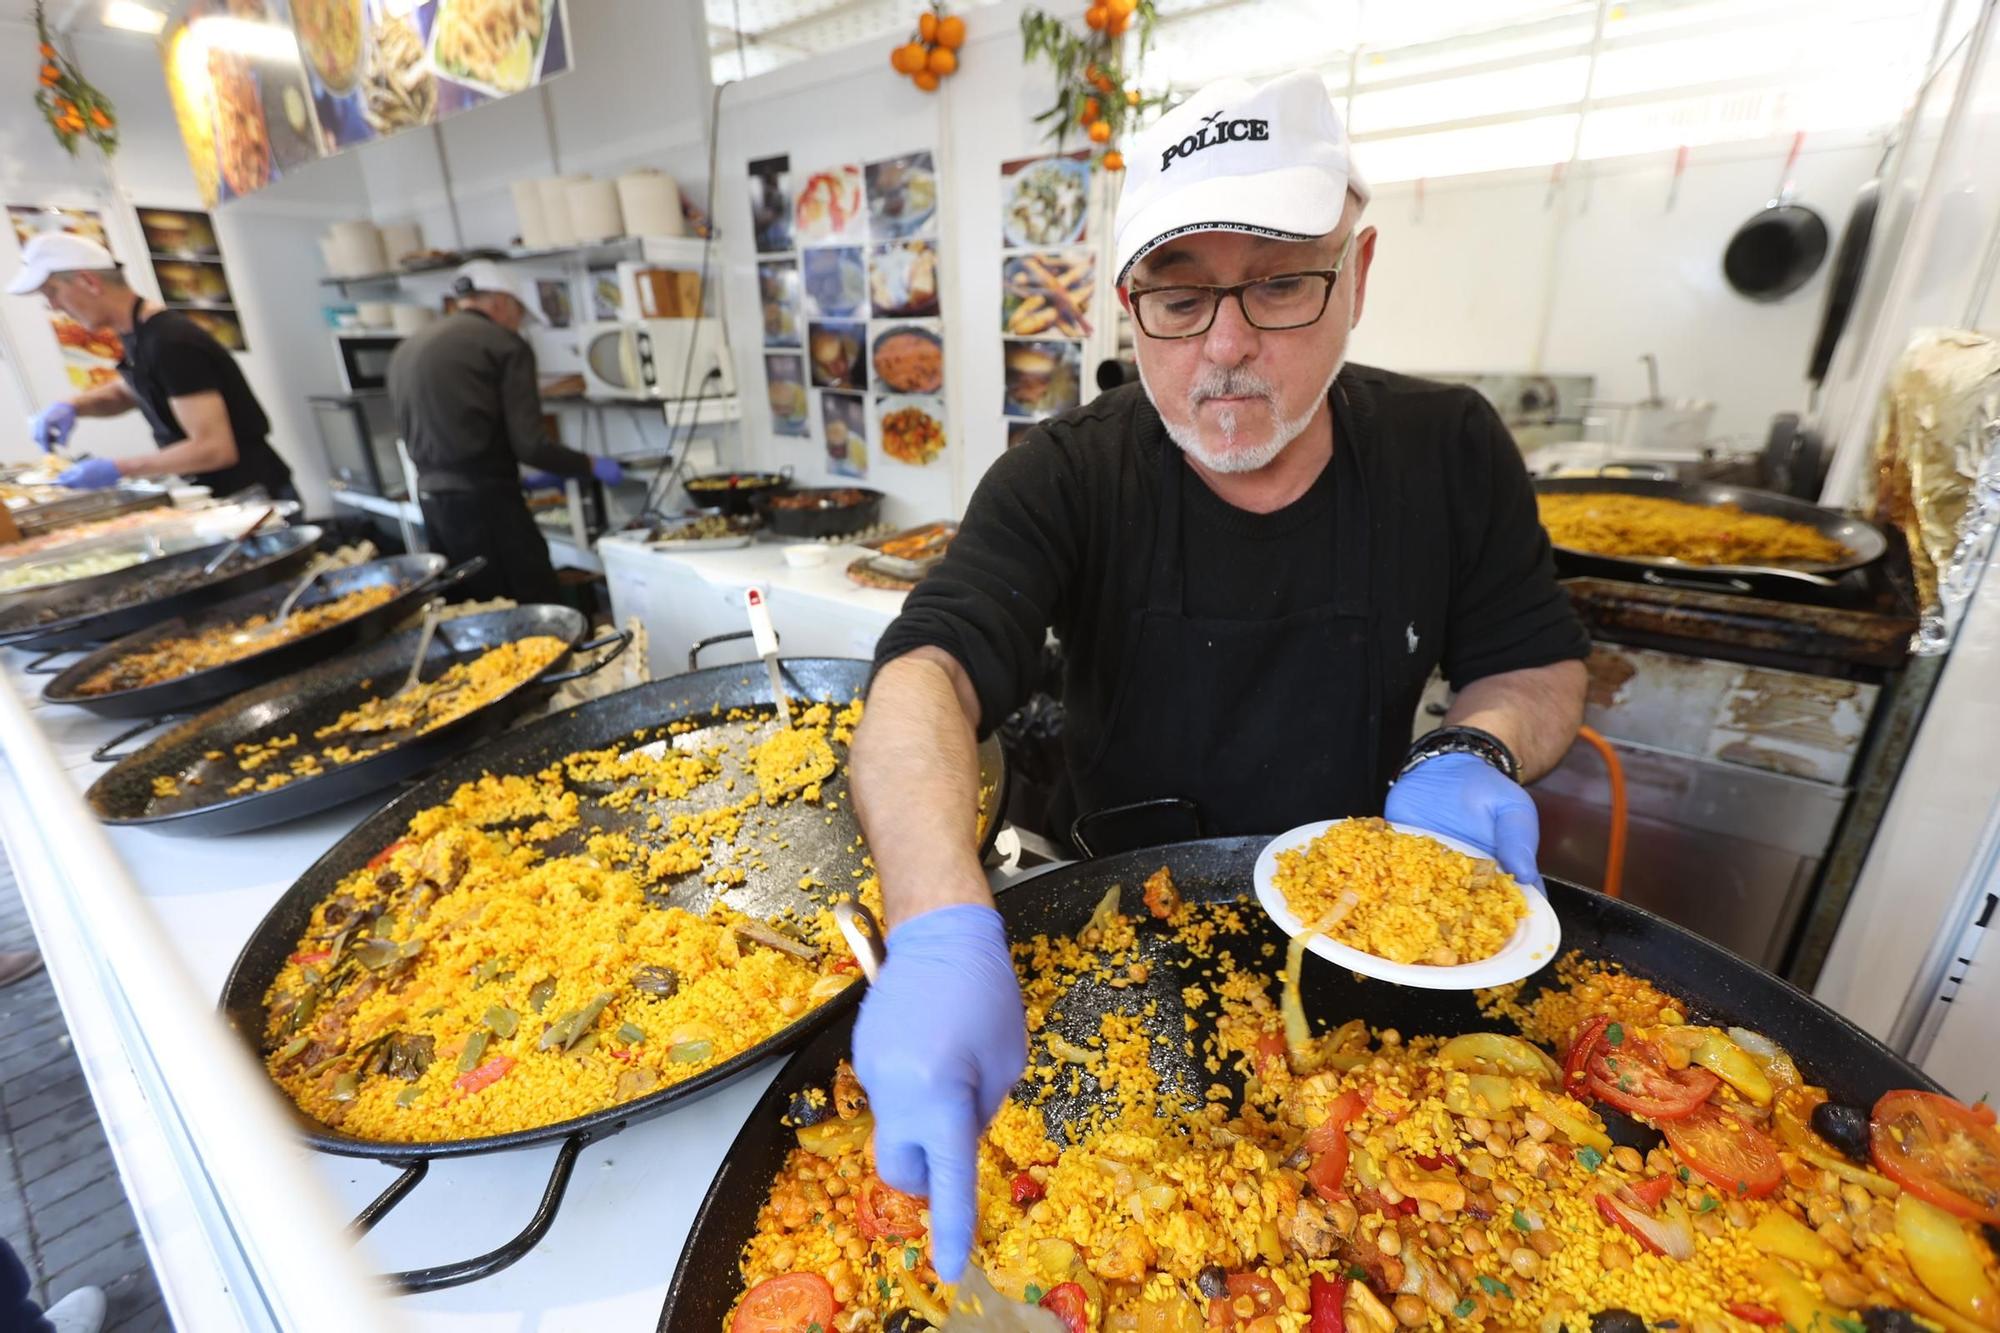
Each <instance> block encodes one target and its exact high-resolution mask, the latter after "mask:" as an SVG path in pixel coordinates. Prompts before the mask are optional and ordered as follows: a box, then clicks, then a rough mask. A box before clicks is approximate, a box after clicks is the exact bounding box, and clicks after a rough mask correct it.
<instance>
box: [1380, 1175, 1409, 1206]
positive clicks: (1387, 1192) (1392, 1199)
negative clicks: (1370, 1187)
mask: <svg viewBox="0 0 2000 1333" xmlns="http://www.w3.org/2000/svg"><path fill="white" fill-rule="evenodd" d="M1375 1192H1376V1193H1377V1194H1379V1195H1381V1196H1382V1201H1383V1202H1384V1203H1391V1204H1396V1203H1401V1202H1402V1201H1403V1191H1401V1190H1399V1189H1397V1188H1396V1187H1395V1186H1394V1185H1391V1184H1390V1183H1389V1182H1388V1181H1386V1180H1385V1181H1383V1182H1382V1183H1381V1184H1380V1185H1377V1186H1376V1187H1375Z"/></svg>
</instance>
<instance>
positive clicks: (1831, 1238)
mask: <svg viewBox="0 0 2000 1333" xmlns="http://www.w3.org/2000/svg"><path fill="white" fill-rule="evenodd" d="M1819 1238H1820V1239H1821V1240H1823V1241H1825V1242H1826V1243H1827V1244H1829V1245H1831V1246H1833V1248H1834V1249H1836V1250H1838V1251H1840V1252H1841V1253H1842V1254H1853V1253H1854V1237H1853V1236H1851V1235H1849V1234H1848V1230H1847V1228H1846V1227H1845V1226H1843V1225H1841V1224H1840V1223H1839V1222H1828V1223H1827V1224H1826V1225H1825V1226H1823V1227H1821V1228H1820V1229H1819Z"/></svg>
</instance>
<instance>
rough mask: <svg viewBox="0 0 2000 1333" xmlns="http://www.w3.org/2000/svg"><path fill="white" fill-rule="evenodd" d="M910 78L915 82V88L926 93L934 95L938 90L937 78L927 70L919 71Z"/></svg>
mask: <svg viewBox="0 0 2000 1333" xmlns="http://www.w3.org/2000/svg"><path fill="white" fill-rule="evenodd" d="M910 77H911V78H912V79H913V80H915V81H916V85H917V87H919V88H921V89H923V90H924V91H925V92H927V93H934V92H936V91H937V89H938V76H937V75H935V74H933V73H931V72H930V71H929V70H927V69H920V70H918V71H917V72H916V73H915V74H912V75H911V76H910Z"/></svg>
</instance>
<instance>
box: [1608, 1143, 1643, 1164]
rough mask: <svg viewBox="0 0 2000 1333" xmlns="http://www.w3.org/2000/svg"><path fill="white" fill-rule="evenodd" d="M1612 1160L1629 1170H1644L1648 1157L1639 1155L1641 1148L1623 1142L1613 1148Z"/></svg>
mask: <svg viewBox="0 0 2000 1333" xmlns="http://www.w3.org/2000/svg"><path fill="white" fill-rule="evenodd" d="M1611 1160H1612V1161H1614V1162H1616V1163H1617V1164H1618V1165H1619V1166H1620V1167H1622V1168H1623V1169H1625V1170H1627V1171H1643V1170H1644V1169H1645V1167H1646V1159H1645V1158H1644V1157H1641V1156H1640V1155H1639V1150H1638V1149H1637V1148H1628V1147H1626V1146H1625V1145H1624V1144H1622V1143H1621V1144H1619V1145H1618V1146H1617V1147H1616V1148H1613V1149H1612V1150H1611Z"/></svg>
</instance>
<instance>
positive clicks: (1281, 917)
mask: <svg viewBox="0 0 2000 1333" xmlns="http://www.w3.org/2000/svg"><path fill="white" fill-rule="evenodd" d="M1342 822H1344V821H1342V820H1338V819H1322V820H1320V821H1319V822H1318V823H1316V824H1302V825H1300V826H1299V827H1298V828H1295V829H1293V830H1292V831H1291V832H1289V833H1281V834H1279V835H1278V836H1277V837H1275V838H1273V839H1271V841H1270V842H1269V843H1268V844H1266V845H1265V847H1264V850H1263V851H1261V852H1259V853H1258V854H1257V868H1256V870H1255V872H1254V876H1253V877H1254V881H1255V883H1256V885H1257V901H1258V902H1260V903H1262V904H1263V905H1264V910H1265V911H1266V912H1269V913H1270V914H1271V919H1272V920H1273V921H1275V922H1277V923H1278V926H1279V928H1280V929H1282V930H1283V931H1284V932H1285V933H1286V934H1287V935H1297V934H1298V933H1299V932H1300V931H1302V930H1304V929H1305V927H1306V923H1305V922H1302V921H1300V920H1299V918H1298V916H1297V915H1296V914H1294V913H1293V911H1292V909H1291V908H1290V907H1289V906H1287V905H1286V903H1285V895H1284V893H1283V891H1282V890H1280V889H1279V888H1278V883H1277V876H1278V853H1279V852H1288V851H1295V850H1301V849H1303V848H1304V847H1305V846H1306V845H1307V844H1308V843H1310V842H1311V841H1312V840H1313V839H1314V838H1317V837H1318V836H1319V835H1320V834H1322V833H1324V832H1326V831H1327V830H1328V829H1330V828H1332V827H1333V826H1334V825H1335V824H1339V823H1342ZM1389 827H1390V828H1392V829H1395V830H1396V831H1397V832H1398V833H1409V834H1413V835H1415V836H1416V837H1419V838H1429V839H1430V840H1431V841H1432V842H1437V843H1442V844H1444V845H1445V846H1446V847H1449V848H1451V849H1452V850H1453V851H1455V852H1464V853H1465V854H1466V855H1467V856H1476V857H1478V858H1479V859H1480V860H1482V861H1485V860H1491V859H1492V858H1490V857H1488V856H1487V855H1486V853H1484V852H1482V851H1480V850H1479V849H1478V848H1477V847H1473V846H1470V845H1469V844H1466V843H1463V842H1460V841H1458V840H1457V839H1456V838H1447V837H1446V836H1444V835H1443V834H1442V833H1432V832H1431V831H1430V830H1429V829H1420V828H1417V827H1415V826H1413V825H1410V824H1391V825H1390V826H1389ZM1521 893H1522V896H1524V897H1525V898H1526V899H1527V900H1528V914H1527V915H1526V916H1525V917H1523V918H1521V921H1520V923H1519V924H1517V925H1516V926H1515V927H1514V934H1513V936H1512V937H1511V938H1509V939H1508V941H1507V943H1506V945H1505V946H1504V947H1503V948H1502V949H1501V950H1500V952H1499V953H1496V954H1494V955H1493V956H1492V957H1491V958H1482V959H1480V960H1479V961H1478V962H1476V963H1461V964H1459V965H1458V966H1457V967H1431V966H1428V965H1426V964H1420V963H1392V962H1390V961H1389V960H1388V959H1386V958H1378V957H1376V956H1375V955H1374V954H1372V953H1363V952H1361V950H1359V949H1354V948H1349V947H1348V946H1347V945H1345V944H1336V943H1335V942H1334V941H1332V940H1330V939H1328V938H1327V937H1326V936H1324V935H1315V936H1314V937H1313V939H1312V942H1311V943H1309V944H1308V945H1306V948H1307V949H1308V950H1310V951H1311V952H1313V953H1316V954H1318V955H1319V956H1320V957H1322V958H1324V959H1326V960H1327V961H1328V962H1330V963H1336V964H1338V965H1339V966H1341V967H1344V968H1348V969H1350V970H1352V971H1355V972H1359V973H1361V974H1362V975H1364V976H1370V977H1374V978H1376V979H1377V980H1380V981H1392V982H1394V983H1396V984H1397V985H1399V986H1417V987H1421V988H1422V989H1424V990H1479V989H1482V988H1484V987H1487V986H1498V985H1501V984H1503V983H1505V982H1509V981H1519V980H1520V979H1521V978H1522V977H1525V976H1529V975H1531V974H1532V973H1535V972H1538V971H1540V970H1541V969H1542V968H1544V967H1546V966H1547V965H1548V964H1549V963H1550V962H1551V961H1552V960H1553V959H1554V958H1555V956H1556V950H1557V949H1558V948H1559V947H1560V946H1561V944H1562V925H1561V923H1560V922H1558V921H1557V920H1556V912H1555V909H1554V908H1553V907H1550V906H1549V900H1548V897H1547V895H1545V894H1544V893H1542V891H1541V890H1539V889H1537V888H1535V887H1534V886H1533V885H1531V884H1523V885H1521Z"/></svg>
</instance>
